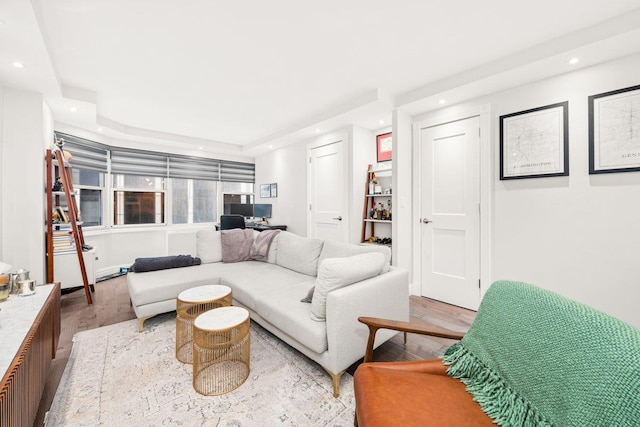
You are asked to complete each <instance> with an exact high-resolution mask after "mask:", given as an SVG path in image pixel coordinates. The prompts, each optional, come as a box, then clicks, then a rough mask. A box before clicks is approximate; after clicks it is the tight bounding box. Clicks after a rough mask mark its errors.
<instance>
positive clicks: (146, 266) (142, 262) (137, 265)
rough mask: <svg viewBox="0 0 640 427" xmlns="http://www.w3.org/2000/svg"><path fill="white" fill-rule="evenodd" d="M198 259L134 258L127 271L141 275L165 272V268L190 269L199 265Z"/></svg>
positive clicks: (189, 257)
mask: <svg viewBox="0 0 640 427" xmlns="http://www.w3.org/2000/svg"><path fill="white" fill-rule="evenodd" d="M201 263H202V261H200V258H194V257H192V256H191V255H169V256H161V257H152V258H136V260H135V262H134V263H133V265H132V266H131V267H129V271H132V272H134V273H142V272H145V271H156V270H166V269H167V268H176V267H190V266H192V265H200V264H201Z"/></svg>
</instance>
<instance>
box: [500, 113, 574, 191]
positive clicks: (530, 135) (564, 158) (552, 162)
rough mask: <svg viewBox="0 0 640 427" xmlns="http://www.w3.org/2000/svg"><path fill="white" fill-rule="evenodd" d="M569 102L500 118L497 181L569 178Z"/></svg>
mask: <svg viewBox="0 0 640 427" xmlns="http://www.w3.org/2000/svg"><path fill="white" fill-rule="evenodd" d="M568 122H569V102H568V101H565V102H559V103H557V104H552V105H546V106H544V107H538V108H532V109H530V110H525V111H519V112H517V113H511V114H507V115H504V116H500V179H501V180H506V179H518V178H542V177H549V176H568V175H569V123H568Z"/></svg>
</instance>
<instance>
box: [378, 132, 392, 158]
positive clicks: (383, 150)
mask: <svg viewBox="0 0 640 427" xmlns="http://www.w3.org/2000/svg"><path fill="white" fill-rule="evenodd" d="M392 143H393V139H392V135H391V132H389V133H383V134H381V135H377V136H376V153H378V155H377V161H378V162H388V161H389V160H391V157H392V154H393V151H392V145H393V144H392Z"/></svg>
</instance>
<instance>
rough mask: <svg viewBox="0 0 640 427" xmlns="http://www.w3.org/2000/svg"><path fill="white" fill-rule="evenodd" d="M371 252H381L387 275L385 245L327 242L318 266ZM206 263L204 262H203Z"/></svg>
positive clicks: (388, 260)
mask: <svg viewBox="0 0 640 427" xmlns="http://www.w3.org/2000/svg"><path fill="white" fill-rule="evenodd" d="M370 252H379V253H381V254H382V255H384V267H383V268H382V273H386V272H387V271H389V269H390V268H391V249H390V248H389V247H388V246H384V245H372V244H363V245H354V244H352V243H341V242H334V241H331V240H327V241H325V242H324V245H323V246H322V252H320V258H319V259H318V265H320V263H321V262H322V261H323V260H325V259H327V258H341V257H345V256H353V255H359V254H364V253H370ZM202 262H204V261H202Z"/></svg>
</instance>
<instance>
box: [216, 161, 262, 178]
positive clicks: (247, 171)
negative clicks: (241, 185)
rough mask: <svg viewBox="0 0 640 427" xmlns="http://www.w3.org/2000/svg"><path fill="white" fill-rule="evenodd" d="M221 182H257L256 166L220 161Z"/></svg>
mask: <svg viewBox="0 0 640 427" xmlns="http://www.w3.org/2000/svg"><path fill="white" fill-rule="evenodd" d="M220 181H227V182H248V183H255V182H256V165H255V164H253V163H240V162H230V161H227V160H221V161H220Z"/></svg>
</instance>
